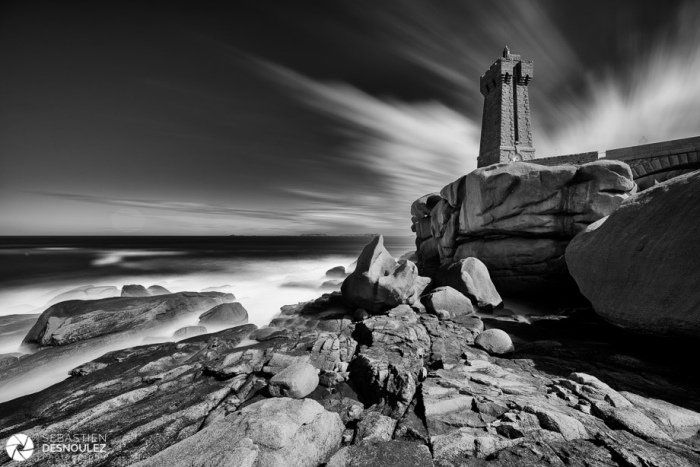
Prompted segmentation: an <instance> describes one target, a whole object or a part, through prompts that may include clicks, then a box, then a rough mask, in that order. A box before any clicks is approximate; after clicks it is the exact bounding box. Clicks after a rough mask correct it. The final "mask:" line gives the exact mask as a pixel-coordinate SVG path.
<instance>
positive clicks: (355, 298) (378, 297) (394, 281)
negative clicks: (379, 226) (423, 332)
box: [341, 235, 430, 313]
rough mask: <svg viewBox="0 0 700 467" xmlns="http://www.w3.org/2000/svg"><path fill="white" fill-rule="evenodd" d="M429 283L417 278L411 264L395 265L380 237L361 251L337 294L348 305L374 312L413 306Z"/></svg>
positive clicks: (408, 262)
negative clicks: (351, 271)
mask: <svg viewBox="0 0 700 467" xmlns="http://www.w3.org/2000/svg"><path fill="white" fill-rule="evenodd" d="M429 283H430V279H428V278H425V277H420V276H419V275H418V269H417V268H416V265H415V264H413V263H412V262H410V261H406V262H405V263H401V264H399V263H397V262H396V261H395V260H394V258H392V257H391V255H390V254H389V252H388V251H387V250H386V248H384V238H383V237H382V236H381V235H380V236H378V237H375V238H374V240H372V241H371V242H370V243H369V244H368V245H367V246H365V248H364V249H363V250H362V253H361V254H360V257H359V258H358V260H357V268H356V269H355V271H354V272H353V273H352V274H350V275H349V276H348V277H347V278H346V279H345V281H344V282H343V285H342V287H341V292H342V294H343V298H344V299H345V300H346V301H347V302H348V303H350V304H351V305H353V306H355V307H357V308H364V309H366V310H367V311H369V312H373V313H378V312H382V311H385V310H388V309H390V308H393V307H395V306H397V305H400V304H403V303H408V304H411V303H414V302H415V301H416V300H417V299H418V297H419V296H420V294H421V293H422V292H423V290H424V289H425V288H426V287H427V285H428V284H429Z"/></svg>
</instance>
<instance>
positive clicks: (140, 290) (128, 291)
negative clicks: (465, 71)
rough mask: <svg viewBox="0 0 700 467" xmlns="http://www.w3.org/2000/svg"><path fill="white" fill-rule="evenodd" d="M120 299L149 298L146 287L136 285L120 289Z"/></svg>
mask: <svg viewBox="0 0 700 467" xmlns="http://www.w3.org/2000/svg"><path fill="white" fill-rule="evenodd" d="M121 296H122V297H150V296H151V294H150V293H148V290H146V287H144V286H142V285H138V284H131V285H125V286H123V287H122V294H121Z"/></svg>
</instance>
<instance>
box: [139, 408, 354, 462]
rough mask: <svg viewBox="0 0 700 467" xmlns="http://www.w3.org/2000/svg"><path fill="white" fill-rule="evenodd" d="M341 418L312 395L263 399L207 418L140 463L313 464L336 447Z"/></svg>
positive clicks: (327, 456)
mask: <svg viewBox="0 0 700 467" xmlns="http://www.w3.org/2000/svg"><path fill="white" fill-rule="evenodd" d="M342 433H343V424H342V422H341V421H340V417H339V416H338V414H336V413H332V412H328V411H326V410H324V409H323V407H321V405H320V404H318V402H315V401H312V400H308V399H305V400H293V399H287V398H282V399H268V400H262V401H260V402H256V403H254V404H251V405H249V406H247V407H245V408H243V409H241V410H240V411H239V412H236V413H235V414H232V415H229V416H228V417H225V418H223V419H221V420H219V421H216V422H214V423H212V424H211V425H209V426H207V427H206V428H204V429H203V430H202V431H200V432H199V433H197V434H196V435H194V436H191V437H189V438H188V439H186V440H185V441H182V442H180V443H178V444H176V445H174V446H172V447H170V448H168V449H166V450H165V451H163V452H161V453H159V454H157V455H155V456H153V457H152V458H150V459H148V460H146V461H144V462H141V463H139V464H136V465H137V466H140V467H161V466H162V467H177V466H183V467H184V466H191V465H227V466H240V467H243V466H246V467H248V466H266V467H267V466H269V467H287V466H297V467H304V466H309V467H311V466H317V465H319V464H323V463H325V462H326V461H327V460H328V459H329V458H330V457H331V456H332V455H333V454H334V453H335V452H336V451H337V450H338V448H340V442H341V436H342Z"/></svg>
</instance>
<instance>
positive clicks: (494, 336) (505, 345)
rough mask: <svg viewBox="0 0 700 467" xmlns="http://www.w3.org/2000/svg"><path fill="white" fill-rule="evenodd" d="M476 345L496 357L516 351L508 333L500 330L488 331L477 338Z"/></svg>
mask: <svg viewBox="0 0 700 467" xmlns="http://www.w3.org/2000/svg"><path fill="white" fill-rule="evenodd" d="M474 344H475V345H476V346H477V347H479V348H482V349H484V350H485V351H487V352H488V353H491V354H496V355H504V354H508V353H511V352H513V351H514V350H515V347H513V341H512V340H511V338H510V336H509V335H508V333H507V332H505V331H502V330H500V329H487V330H486V331H484V332H482V333H481V334H479V335H478V336H477V337H476V339H475V340H474Z"/></svg>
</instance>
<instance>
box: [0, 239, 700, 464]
mask: <svg viewBox="0 0 700 467" xmlns="http://www.w3.org/2000/svg"><path fill="white" fill-rule="evenodd" d="M446 274H448V275H449V280H450V281H451V283H452V284H453V285H454V287H452V286H443V287H439V288H437V289H432V290H429V291H423V290H419V289H421V287H423V288H425V284H427V282H428V281H426V280H425V279H424V278H422V277H421V276H419V275H418V274H417V272H416V271H415V266H414V265H413V264H412V263H411V262H410V261H406V262H403V261H402V262H400V263H399V262H396V261H395V260H393V259H392V258H391V256H390V255H389V254H388V252H387V251H386V250H385V249H384V247H383V245H382V239H381V237H378V238H376V239H375V240H374V241H372V242H371V243H370V244H369V245H368V246H367V247H366V248H365V250H364V251H363V253H362V255H361V256H360V258H359V260H358V265H357V268H356V270H355V272H353V273H352V275H351V276H350V277H349V278H348V279H346V281H345V284H347V285H344V287H343V292H342V293H339V292H334V293H331V294H325V295H323V296H322V297H320V298H319V299H317V300H315V301H312V302H308V303H302V304H298V305H293V306H286V307H283V309H282V312H281V313H280V315H279V317H277V318H276V319H274V320H273V321H272V322H271V323H270V326H268V327H265V328H261V329H257V328H256V326H254V325H242V326H237V327H233V328H230V329H227V330H224V331H222V332H219V333H215V334H205V335H199V336H196V337H193V338H189V339H186V340H182V341H180V342H165V343H156V344H149V345H142V346H137V347H133V348H129V349H125V350H119V351H115V352H110V353H107V354H105V355H103V356H101V357H99V358H97V359H95V360H93V361H91V362H89V363H86V364H84V365H81V366H79V367H77V368H74V369H73V370H72V371H71V372H70V375H71V376H70V378H68V379H66V380H65V381H62V382H60V383H58V384H56V385H54V386H52V387H50V388H48V389H46V390H44V391H41V392H39V393H36V394H32V395H29V396H25V397H21V398H19V399H15V400H13V401H10V402H7V403H4V404H0V437H1V438H7V437H9V436H10V435H11V434H13V433H24V434H27V435H29V436H30V437H32V438H34V439H40V437H42V436H47V435H50V434H60V433H68V432H71V433H100V434H105V435H107V442H108V449H107V450H106V452H104V453H89V454H88V453H85V454H70V455H68V454H60V453H46V452H41V451H36V452H35V453H34V455H33V456H32V457H31V458H30V459H29V460H27V461H26V462H25V463H26V465H88V466H98V465H114V466H122V465H124V466H125V465H134V464H136V465H139V466H168V467H172V466H192V465H232V466H318V465H324V464H325V465H326V466H375V465H387V466H391V465H401V466H408V465H416V466H431V465H437V466H481V465H495V466H498V465H501V466H513V465H523V466H543V465H544V466H571V465H574V466H576V465H580V466H618V465H624V466H669V465H672V466H679V467H680V466H692V465H700V454H699V451H700V435H699V434H698V429H699V428H700V414H699V413H697V411H698V410H700V391H698V387H700V382H699V381H698V377H697V374H696V373H695V372H693V371H691V370H690V368H688V367H686V366H685V364H684V362H682V361H680V360H678V359H675V358H673V357H672V356H675V355H677V354H675V353H674V352H677V351H678V349H676V348H671V347H669V345H670V344H668V343H667V342H666V343H657V342H653V341H648V340H646V341H643V342H640V341H639V340H635V338H632V337H630V336H628V335H626V334H624V333H623V332H622V331H619V330H616V329H614V328H612V327H610V326H609V325H607V324H605V323H604V322H603V321H602V320H600V319H599V318H598V317H597V315H596V314H595V313H593V312H592V311H591V310H590V309H567V310H558V312H556V313H553V314H549V315H524V316H523V315H515V314H513V313H512V312H511V311H510V310H508V309H506V308H503V307H502V300H501V297H500V296H499V295H498V292H497V291H496V289H495V288H494V287H493V284H491V283H490V279H489V278H488V271H487V270H486V268H485V267H483V265H480V263H479V262H478V260H470V261H467V262H464V261H463V262H461V263H459V264H458V266H456V267H453V268H452V272H451V273H446ZM163 297H168V295H164V296H163ZM357 303H362V304H364V305H366V306H367V307H368V308H370V309H369V310H368V308H361V307H358V306H357ZM219 307H220V309H221V308H223V309H225V311H226V313H231V312H232V309H231V307H229V306H224V307H221V306H219ZM233 311H235V310H233ZM87 329H92V328H87ZM93 332H94V331H93ZM40 334H41V333H40ZM32 335H35V334H32ZM47 335H51V334H50V333H48V334H47V333H43V334H42V336H44V337H42V338H38V335H37V339H34V340H36V341H37V342H40V341H41V339H44V340H46V339H45V337H46V336H47ZM249 340H254V341H255V343H254V344H252V345H244V346H240V344H241V343H245V342H249ZM650 344H651V345H650ZM42 352H43V351H42ZM40 353H41V352H39V354H40ZM662 399H663V400H662ZM7 462H12V461H9V460H8V461H7Z"/></svg>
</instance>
